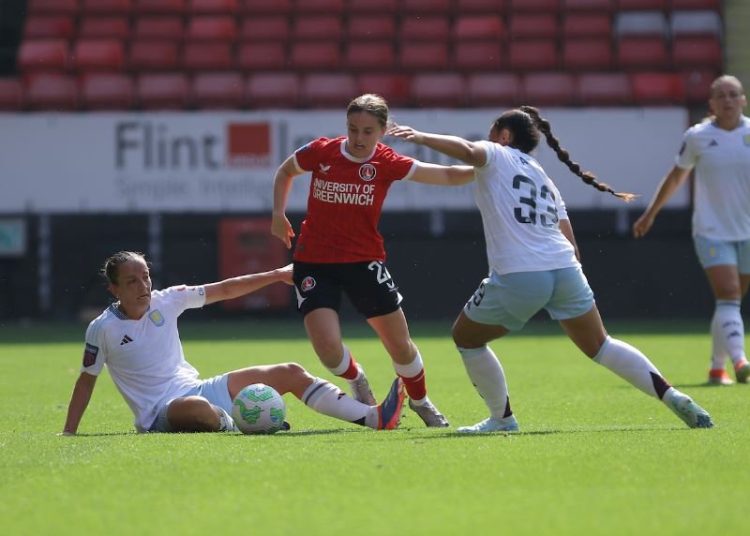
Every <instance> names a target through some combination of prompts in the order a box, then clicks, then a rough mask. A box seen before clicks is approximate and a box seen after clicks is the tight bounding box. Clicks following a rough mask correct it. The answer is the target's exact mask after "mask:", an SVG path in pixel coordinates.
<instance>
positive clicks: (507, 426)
mask: <svg viewBox="0 0 750 536" xmlns="http://www.w3.org/2000/svg"><path fill="white" fill-rule="evenodd" d="M456 431H457V432H460V433H462V434H488V433H492V432H518V421H517V420H516V418H515V416H513V415H510V416H508V417H504V418H502V419H498V418H496V417H488V418H487V419H485V420H483V421H482V422H478V423H476V424H475V425H474V426H461V427H460V428H457V429H456Z"/></svg>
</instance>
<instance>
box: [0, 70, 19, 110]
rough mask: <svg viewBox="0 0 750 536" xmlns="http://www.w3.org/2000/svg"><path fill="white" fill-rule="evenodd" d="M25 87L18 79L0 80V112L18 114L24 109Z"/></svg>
mask: <svg viewBox="0 0 750 536" xmlns="http://www.w3.org/2000/svg"><path fill="white" fill-rule="evenodd" d="M23 106H24V98H23V86H22V85H21V81H20V80H19V79H18V78H0V110H2V111H4V112H17V111H20V110H22V109H23Z"/></svg>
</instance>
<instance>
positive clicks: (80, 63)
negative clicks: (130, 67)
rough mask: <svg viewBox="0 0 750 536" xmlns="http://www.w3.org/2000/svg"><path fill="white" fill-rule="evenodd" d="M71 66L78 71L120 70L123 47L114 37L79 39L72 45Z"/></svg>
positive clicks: (123, 60) (122, 59)
mask: <svg viewBox="0 0 750 536" xmlns="http://www.w3.org/2000/svg"><path fill="white" fill-rule="evenodd" d="M73 67H74V68H75V69H76V70H78V71H110V72H111V71H121V70H122V69H123V68H124V67H125V49H124V47H123V44H122V42H121V41H117V40H114V39H81V40H79V41H78V42H76V43H75V44H74V45H73Z"/></svg>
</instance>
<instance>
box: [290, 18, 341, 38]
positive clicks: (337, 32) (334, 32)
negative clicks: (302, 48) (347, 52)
mask: <svg viewBox="0 0 750 536" xmlns="http://www.w3.org/2000/svg"><path fill="white" fill-rule="evenodd" d="M342 34H343V27H342V23H341V17H338V16H333V15H311V16H308V17H299V18H297V19H295V21H294V24H293V25H292V38H293V39H295V40H313V39H322V40H328V41H334V40H338V39H341V36H342Z"/></svg>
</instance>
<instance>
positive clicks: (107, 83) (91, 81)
mask: <svg viewBox="0 0 750 536" xmlns="http://www.w3.org/2000/svg"><path fill="white" fill-rule="evenodd" d="M81 100H82V103H83V108H85V109H87V110H129V109H130V108H132V107H133V104H134V102H135V84H134V82H133V79H132V78H131V77H130V76H128V75H126V74H119V73H90V74H86V75H84V76H83V77H82V80H81Z"/></svg>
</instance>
